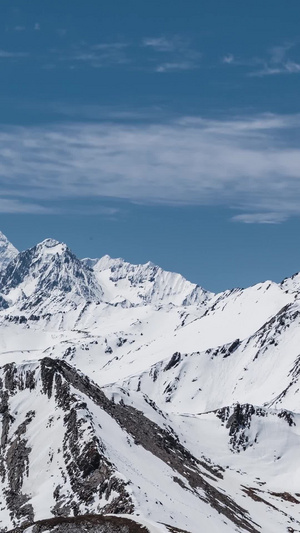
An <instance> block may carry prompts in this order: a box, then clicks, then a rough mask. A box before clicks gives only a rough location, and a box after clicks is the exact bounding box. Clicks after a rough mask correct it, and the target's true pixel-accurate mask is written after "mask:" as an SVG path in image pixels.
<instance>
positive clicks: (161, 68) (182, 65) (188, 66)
mask: <svg viewBox="0 0 300 533" xmlns="http://www.w3.org/2000/svg"><path fill="white" fill-rule="evenodd" d="M194 68H196V65H195V64H194V63H192V62H189V61H181V62H178V63H176V62H174V63H172V62H170V63H162V64H161V65H158V66H157V67H156V69H155V70H156V72H170V71H173V72H174V71H178V70H192V69H194Z"/></svg>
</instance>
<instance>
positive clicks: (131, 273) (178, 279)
mask: <svg viewBox="0 0 300 533" xmlns="http://www.w3.org/2000/svg"><path fill="white" fill-rule="evenodd" d="M83 262H84V264H86V265H88V266H90V267H91V268H93V270H94V272H95V275H96V277H97V279H98V281H99V283H100V284H101V286H102V287H103V290H104V295H105V297H106V299H107V300H109V301H113V302H114V301H122V300H127V301H129V302H131V303H132V304H133V305H146V304H149V303H152V304H156V305H160V304H162V305H163V304H165V305H167V304H173V305H191V304H195V305H201V304H203V303H204V302H205V301H206V300H208V299H209V298H210V297H211V296H213V295H212V293H210V292H208V291H206V290H204V289H202V287H200V286H198V285H196V284H194V283H191V282H189V281H187V280H186V279H185V278H184V277H183V276H181V275H180V274H177V273H174V272H168V271H166V270H163V269H162V268H161V267H159V266H157V265H155V264H154V263H152V262H151V261H148V262H147V263H145V264H138V265H134V264H131V263H128V262H127V261H125V260H124V259H122V258H116V259H113V258H111V257H110V256H109V255H104V256H103V257H102V258H100V259H89V258H87V259H83Z"/></svg>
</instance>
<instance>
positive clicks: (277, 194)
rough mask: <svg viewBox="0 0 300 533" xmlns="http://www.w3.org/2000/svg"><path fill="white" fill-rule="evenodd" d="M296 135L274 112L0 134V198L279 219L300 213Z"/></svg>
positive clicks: (293, 119) (297, 123)
mask: <svg viewBox="0 0 300 533" xmlns="http://www.w3.org/2000/svg"><path fill="white" fill-rule="evenodd" d="M291 132H292V133H293V135H291ZM299 135H300V116H299V115H291V116H280V115H270V114H269V115H260V116H256V117H243V118H237V119H235V120H208V119H202V118H199V117H182V118H181V119H180V120H174V121H169V122H168V123H165V124H161V123H160V124H159V123H157V124H155V123H152V124H149V123H140V122H138V123H133V124H124V123H123V122H120V123H117V122H114V123H100V124H98V123H71V124H70V123H66V124H59V125H44V126H40V127H22V128H21V127H10V128H5V127H2V129H1V130H0V147H1V148H0V191H1V196H2V198H3V197H6V198H10V201H11V199H13V200H14V201H15V202H21V203H24V202H25V201H27V202H28V204H31V205H36V206H39V205H40V204H43V202H52V204H53V205H54V206H55V204H56V203H58V202H59V203H60V204H61V202H64V201H65V203H66V205H67V204H68V202H70V201H71V200H72V199H80V200H81V202H82V203H84V202H85V204H86V209H87V211H88V206H89V202H90V200H91V199H95V198H99V200H101V198H104V197H105V198H111V199H113V200H128V201H131V202H139V203H144V204H160V205H177V206H180V205H198V206H201V205H206V206H224V207H227V208H233V209H235V210H238V211H239V212H240V214H237V215H236V217H234V220H235V221H236V222H243V223H250V222H252V223H274V222H282V221H284V220H285V219H287V218H288V217H290V216H294V215H296V216H299V215H300V149H299V148H298V144H299V143H298V142H297V137H298V138H299ZM287 139H288V140H287ZM291 139H294V141H293V142H292V141H291ZM0 208H1V205H0ZM37 209H39V207H37Z"/></svg>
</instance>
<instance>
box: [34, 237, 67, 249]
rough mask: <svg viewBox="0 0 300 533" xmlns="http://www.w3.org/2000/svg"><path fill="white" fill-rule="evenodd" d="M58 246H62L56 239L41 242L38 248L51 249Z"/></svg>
mask: <svg viewBox="0 0 300 533" xmlns="http://www.w3.org/2000/svg"><path fill="white" fill-rule="evenodd" d="M59 244H62V243H61V242H59V241H57V240H56V239H51V238H49V239H45V240H44V241H42V242H41V243H40V244H39V245H38V246H41V247H45V248H53V247H54V246H58V245H59Z"/></svg>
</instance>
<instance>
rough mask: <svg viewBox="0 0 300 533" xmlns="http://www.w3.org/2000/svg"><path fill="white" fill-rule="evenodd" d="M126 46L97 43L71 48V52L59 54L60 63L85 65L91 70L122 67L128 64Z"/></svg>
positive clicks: (82, 44)
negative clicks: (112, 66) (114, 66)
mask: <svg viewBox="0 0 300 533" xmlns="http://www.w3.org/2000/svg"><path fill="white" fill-rule="evenodd" d="M127 47H128V44H126V43H122V42H113V43H97V44H93V45H91V44H87V43H81V44H80V45H77V46H73V48H72V50H71V51H68V52H66V53H64V54H61V53H60V60H61V61H68V62H69V61H73V62H74V61H75V62H76V63H78V64H80V63H81V64H87V65H89V66H91V67H93V68H101V67H105V66H107V65H123V64H127V63H129V62H130V58H129V57H128V55H127V54H126V48H127Z"/></svg>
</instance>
